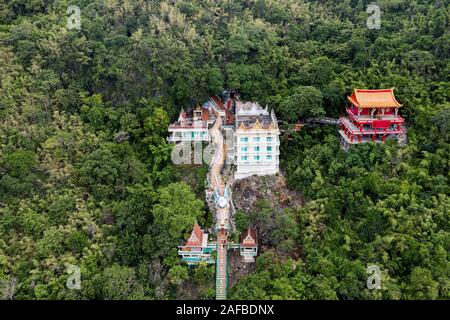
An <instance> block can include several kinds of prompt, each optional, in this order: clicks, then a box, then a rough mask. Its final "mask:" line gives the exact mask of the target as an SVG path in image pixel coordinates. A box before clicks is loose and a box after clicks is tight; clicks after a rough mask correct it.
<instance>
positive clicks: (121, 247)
mask: <svg viewBox="0 0 450 320" xmlns="http://www.w3.org/2000/svg"><path fill="white" fill-rule="evenodd" d="M370 3H371V1H363V0H322V1H313V0H217V1H213V0H177V1H175V0H163V1H160V0H148V1H145V0H73V1H72V0H71V1H66V0H58V1H56V0H45V1H44V0H33V1H30V0H2V1H0V298H4V299H175V298H177V297H179V295H180V291H182V289H181V287H182V285H183V283H186V282H187V281H190V282H192V285H193V286H197V287H198V288H201V290H199V293H198V295H196V296H192V298H198V299H211V298H213V297H214V284H213V281H212V279H213V274H214V267H213V266H207V265H200V266H198V267H195V268H188V267H187V266H186V265H184V264H182V262H181V261H180V259H179V258H178V257H177V248H176V246H177V245H179V244H180V243H181V242H182V241H183V239H186V237H187V235H188V234H189V232H190V230H191V228H192V226H193V224H194V222H195V221H199V223H200V224H201V225H208V221H209V220H208V219H211V218H210V215H209V213H208V209H207V207H206V205H205V203H204V194H203V192H202V190H203V188H204V185H203V182H204V179H205V174H206V169H205V168H204V167H203V166H201V167H194V168H179V167H175V166H174V165H173V164H172V162H171V158H170V153H171V149H172V146H171V145H169V144H168V143H167V142H166V140H165V138H166V134H167V126H168V124H169V123H170V122H171V121H172V120H174V119H175V118H176V117H177V114H178V113H179V111H180V110H181V108H182V107H183V108H185V109H186V108H189V107H193V106H195V105H197V104H199V103H202V102H203V101H205V100H206V99H207V98H208V97H209V96H210V95H211V94H217V93H220V92H222V91H223V90H224V89H226V88H232V89H234V90H238V91H239V92H240V94H241V97H242V99H245V100H254V101H258V102H260V104H261V105H266V104H267V105H269V108H271V109H274V110H275V111H276V113H277V115H278V118H280V119H283V120H284V121H285V122H287V123H294V122H297V121H302V120H304V119H305V118H308V117H318V116H327V117H332V118H337V117H338V116H339V115H340V114H343V113H344V111H345V107H346V106H347V102H346V96H347V95H348V94H349V93H351V91H352V90H353V88H371V89H375V88H391V87H394V88H395V93H396V97H397V99H398V100H399V101H400V102H401V103H402V104H403V107H402V108H401V111H400V114H401V115H402V116H403V117H404V118H405V119H406V122H407V135H408V143H407V144H406V145H405V146H399V145H398V144H397V143H396V142H394V141H388V142H387V143H386V144H384V145H372V144H364V145H359V146H356V147H353V148H351V149H350V150H349V151H348V152H346V151H344V150H342V149H341V148H340V144H339V136H338V132H337V128H336V127H335V126H321V127H304V128H303V130H302V131H301V132H300V133H297V134H292V135H291V137H290V138H289V139H282V141H283V143H282V145H281V149H282V155H281V169H282V171H283V174H284V175H285V177H286V179H287V181H288V186H289V188H291V189H292V190H296V191H298V192H299V193H300V194H302V196H303V197H304V199H305V205H304V206H303V207H302V208H300V209H298V210H297V209H286V210H285V211H283V213H281V214H279V215H278V216H276V217H274V220H273V221H274V222H273V225H271V228H270V232H269V233H268V234H267V238H268V239H269V240H270V243H269V244H270V245H268V246H267V248H266V249H265V250H264V251H263V252H262V253H261V254H260V256H259V257H258V258H257V262H256V270H255V272H253V273H251V274H250V275H248V276H246V277H244V278H243V279H241V281H239V283H238V284H237V285H235V286H234V287H233V288H230V293H229V296H230V297H231V298H235V299H450V198H449V193H450V183H449V178H450V175H449V161H450V140H449V139H450V127H449V126H450V78H449V76H450V31H449V30H450V28H449V19H450V17H449V12H450V4H449V2H448V1H445V0H412V1H411V0H379V1H377V4H378V5H379V6H380V8H381V28H380V29H369V28H368V27H367V25H366V22H367V19H368V18H369V17H370V15H371V13H367V12H366V9H367V6H368V5H369V4H370ZM70 5H76V6H78V7H79V8H80V18H81V25H80V28H79V29H71V28H68V26H69V24H68V19H69V18H70V16H71V15H72V14H73V12H71V11H69V12H68V10H67V9H68V8H69V6H70ZM187 176H189V177H190V178H191V179H186V177H187ZM189 181H194V182H195V181H196V183H189ZM271 210H272V209H271V206H270V203H265V202H262V205H261V206H260V207H258V208H257V210H256V211H255V212H254V213H252V214H251V215H250V216H249V217H248V221H247V222H248V223H253V224H255V225H257V224H258V221H263V220H264V219H266V218H267V216H271V214H272V211H271ZM270 221H272V220H270ZM369 265H376V266H378V267H379V268H380V271H381V275H382V280H381V281H382V282H381V289H380V290H369V289H368V288H367V287H366V279H367V277H368V276H369V274H368V273H367V272H366V268H367V266H369ZM69 266H79V267H80V274H81V279H82V282H81V288H80V289H77V290H73V289H69V288H68V286H67V285H66V282H67V281H68V280H70V279H69V277H70V274H69V273H68V272H67V270H68V268H69Z"/></svg>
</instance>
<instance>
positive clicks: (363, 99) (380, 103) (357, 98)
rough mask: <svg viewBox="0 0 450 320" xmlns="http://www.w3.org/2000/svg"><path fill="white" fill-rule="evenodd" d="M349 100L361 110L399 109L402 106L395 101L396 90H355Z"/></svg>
mask: <svg viewBox="0 0 450 320" xmlns="http://www.w3.org/2000/svg"><path fill="white" fill-rule="evenodd" d="M347 98H348V100H349V101H350V102H351V103H352V104H353V105H355V106H357V107H359V108H398V107H401V106H402V105H401V104H400V103H399V102H398V101H397V100H396V99H395V96H394V89H380V90H362V89H355V91H354V92H353V94H352V95H351V96H348V97H347Z"/></svg>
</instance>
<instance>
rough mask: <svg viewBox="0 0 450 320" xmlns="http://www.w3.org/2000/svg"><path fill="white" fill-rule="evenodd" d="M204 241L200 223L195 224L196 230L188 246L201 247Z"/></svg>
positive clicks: (193, 231) (187, 243)
mask: <svg viewBox="0 0 450 320" xmlns="http://www.w3.org/2000/svg"><path fill="white" fill-rule="evenodd" d="M202 240H203V231H202V229H201V228H200V226H199V225H198V223H195V225H194V230H192V233H191V236H190V237H189V239H188V241H187V242H186V246H193V247H196V246H201V245H202Z"/></svg>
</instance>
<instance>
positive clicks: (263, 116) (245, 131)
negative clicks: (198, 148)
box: [167, 91, 280, 179]
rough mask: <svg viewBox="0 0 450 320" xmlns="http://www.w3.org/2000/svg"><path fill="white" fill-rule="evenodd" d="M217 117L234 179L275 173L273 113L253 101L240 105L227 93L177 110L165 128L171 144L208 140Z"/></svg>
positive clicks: (276, 146)
mask: <svg viewBox="0 0 450 320" xmlns="http://www.w3.org/2000/svg"><path fill="white" fill-rule="evenodd" d="M219 117H220V118H221V126H220V130H221V131H222V132H223V133H225V134H224V135H225V136H226V137H228V136H231V137H233V139H229V140H227V141H226V142H225V143H226V155H225V157H226V159H227V160H226V162H227V163H228V164H229V163H231V162H232V163H233V164H235V169H236V170H235V173H234V178H235V179H243V178H247V177H250V176H252V175H274V174H277V173H278V172H279V163H280V160H279V156H280V139H279V135H280V130H279V128H278V120H277V117H276V115H275V112H274V111H273V110H272V111H270V112H269V110H268V107H267V106H266V107H265V108H263V107H261V106H260V105H259V104H258V103H256V102H242V101H240V99H239V94H237V93H232V92H229V91H225V92H223V93H222V94H221V95H215V96H212V97H211V98H210V99H209V100H208V101H206V102H205V103H204V104H203V105H202V106H201V107H200V106H198V107H196V108H195V109H193V110H191V111H189V112H186V111H184V109H182V110H181V112H180V115H179V116H178V120H177V121H175V122H174V123H172V124H171V125H170V126H169V128H168V131H169V136H168V138H167V140H168V141H169V142H172V143H179V142H193V141H205V142H208V141H211V137H210V130H211V128H212V126H213V125H214V123H215V122H216V120H217V119H218V118H219Z"/></svg>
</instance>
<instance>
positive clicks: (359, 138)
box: [358, 134, 362, 142]
mask: <svg viewBox="0 0 450 320" xmlns="http://www.w3.org/2000/svg"><path fill="white" fill-rule="evenodd" d="M361 141H362V134H360V135H359V136H358V142H361Z"/></svg>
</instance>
